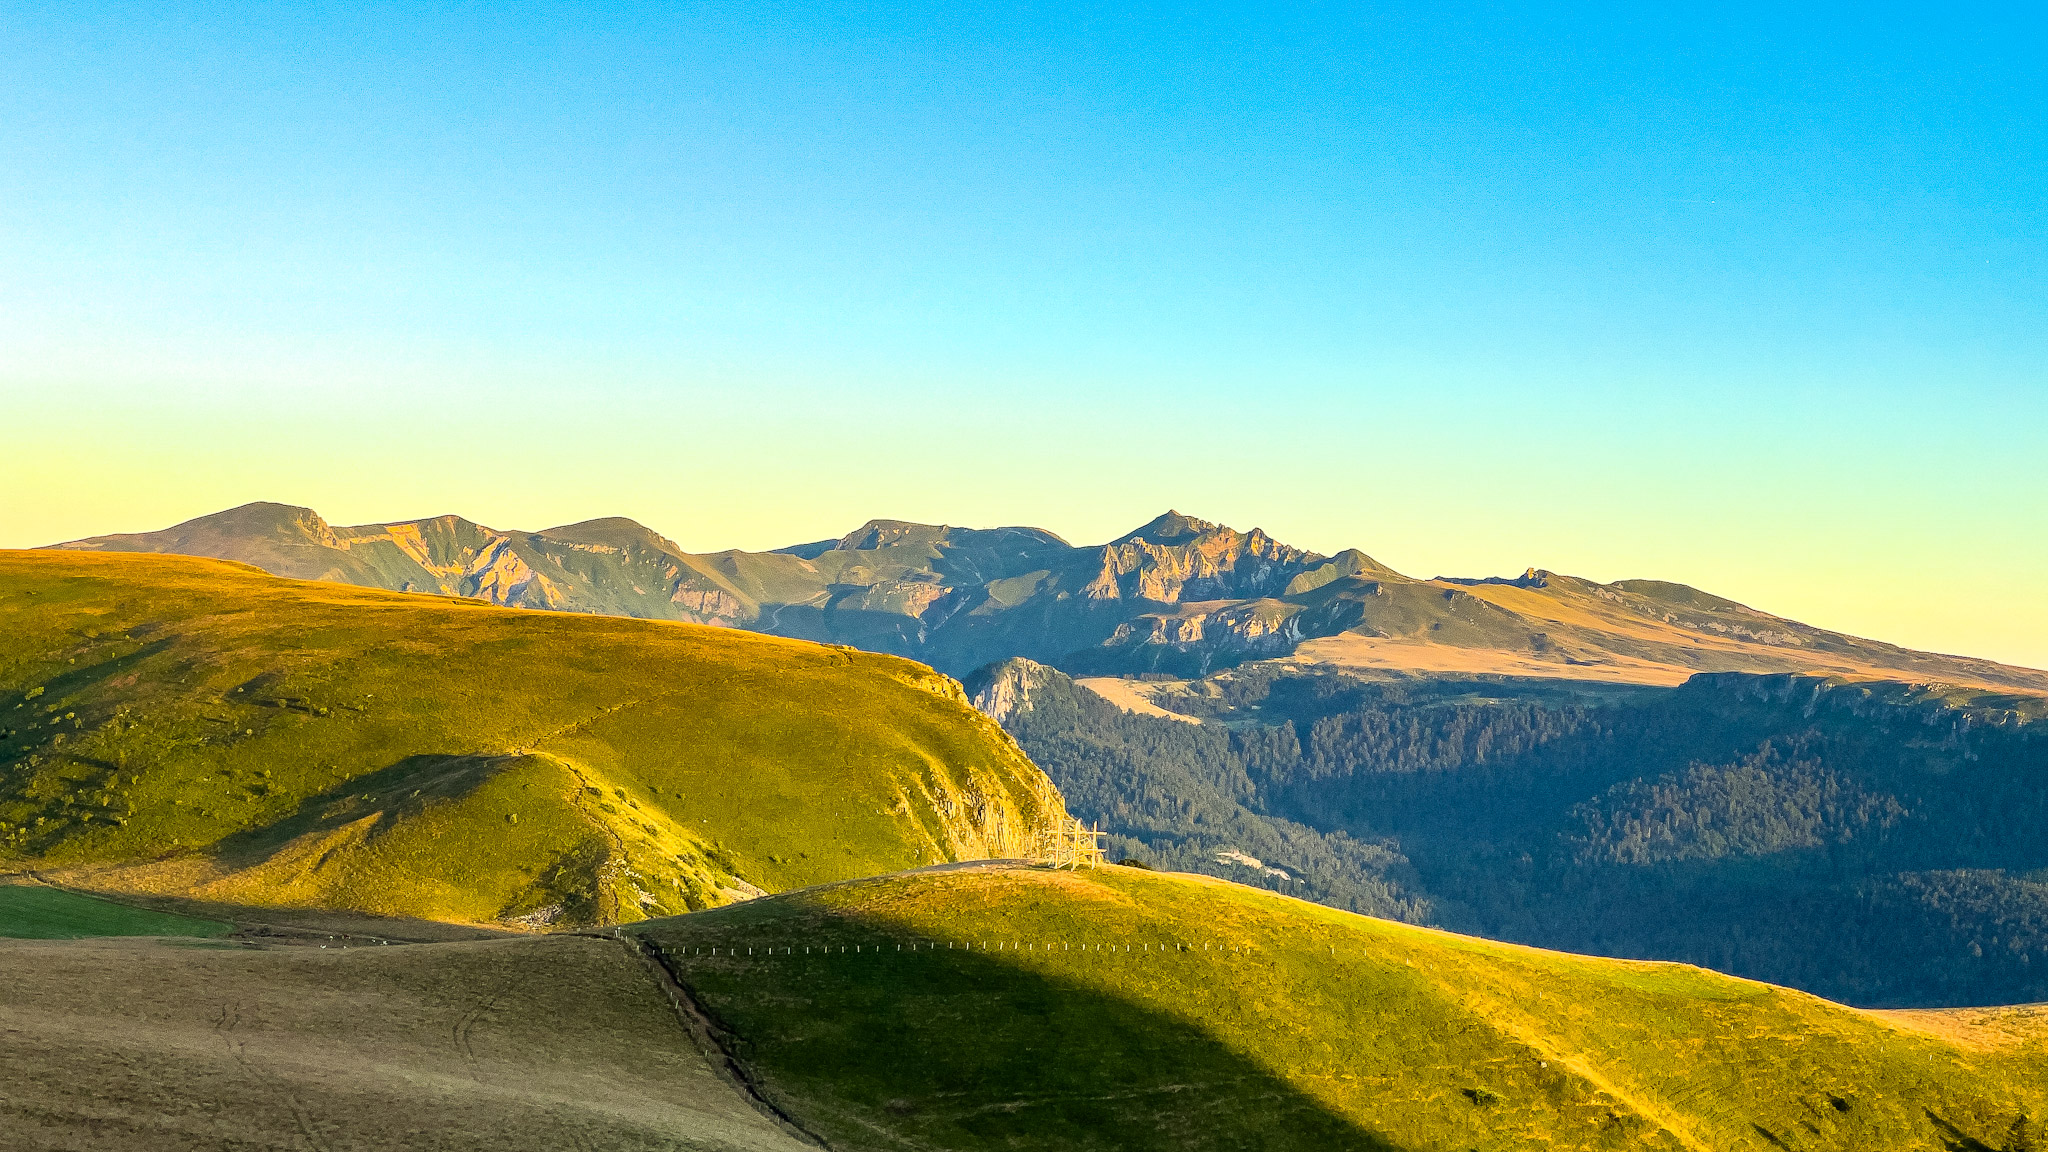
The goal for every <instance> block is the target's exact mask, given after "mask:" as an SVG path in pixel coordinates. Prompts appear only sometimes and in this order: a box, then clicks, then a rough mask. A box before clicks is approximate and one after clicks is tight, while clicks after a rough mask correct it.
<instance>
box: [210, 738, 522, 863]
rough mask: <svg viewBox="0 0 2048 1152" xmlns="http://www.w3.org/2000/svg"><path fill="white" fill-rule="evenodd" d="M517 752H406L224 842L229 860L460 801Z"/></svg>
mask: <svg viewBox="0 0 2048 1152" xmlns="http://www.w3.org/2000/svg"><path fill="white" fill-rule="evenodd" d="M519 760H520V757H518V756H431V755H428V756H407V757H406V758H405V759H403V760H400V761H398V762H397V763H395V764H391V765H389V766H387V767H383V768H379V769H377V770H376V771H374V772H365V773H363V774H362V775H360V776H354V777H350V778H349V779H347V780H344V781H342V782H341V783H339V784H336V785H335V786H333V787H332V788H329V789H327V790H326V791H325V792H321V793H318V794H317V795H313V796H309V797H307V798H306V799H305V800H304V801H302V802H301V803H300V804H299V806H298V807H297V808H296V809H294V810H293V812H292V814H291V815H289V816H286V817H284V818H283V819H280V820H276V821H273V822H272V823H269V824H265V825H262V826H260V827H255V828H249V829H246V830H244V831H241V832H237V833H235V834H234V835H231V836H229V837H227V838H226V839H224V840H222V841H221V842H220V845H219V848H218V851H219V853H220V856H221V859H222V861H223V862H224V863H227V864H229V865H231V866H234V867H247V866H249V865H252V864H255V863H256V862H258V861H260V860H263V859H265V858H267V857H269V856H270V855H271V854H272V853H274V852H276V851H277V850H278V849H279V848H282V847H283V846H284V845H285V844H287V843H289V842H290V841H292V840H294V839H296V838H298V837H300V836H303V835H305V834H306V833H308V832H327V831H332V830H334V829H337V828H340V827H341V826H342V825H344V824H351V823H354V822H355V821H358V820H361V819H363V818H364V817H366V816H376V817H378V821H377V825H376V828H375V829H373V830H372V833H371V834H372V835H375V833H376V831H378V830H382V829H383V828H386V827H389V826H391V825H392V824H395V823H397V822H398V821H400V820H403V819H405V818H406V817H408V816H413V815H417V814H418V813H420V812H422V811H424V810H425V809H426V808H427V806H428V805H430V804H433V803H435V802H437V801H443V800H460V799H462V798H463V797H465V796H468V795H469V794H470V793H472V792H475V791H476V790H477V789H478V788H481V787H482V786H483V785H484V783H485V782H486V781H488V780H489V779H490V778H491V777H492V776H494V775H496V774H497V773H499V772H502V771H504V770H505V769H507V768H509V767H511V766H512V765H513V764H516V763H517V762H518V761H519Z"/></svg>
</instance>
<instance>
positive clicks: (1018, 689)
mask: <svg viewBox="0 0 2048 1152" xmlns="http://www.w3.org/2000/svg"><path fill="white" fill-rule="evenodd" d="M1065 679H1066V676H1065V675H1064V674H1063V673H1061V672H1059V671H1057V670H1056V669H1052V668H1048V667H1046V666H1045V665H1043V664H1040V663H1038V662H1037V661H1036V660H1026V659H1024V658H1023V657H1021V656H1019V657H1016V658H1014V659H1010V660H1004V661H1001V662H999V663H995V664H991V665H989V666H988V667H986V668H983V669H981V670H980V671H978V672H976V673H974V674H973V675H971V676H969V677H968V678H967V680H966V682H965V684H964V687H965V689H966V692H967V702H968V703H970V704H972V705H974V707H975V710H976V711H978V712H980V713H981V714H982V715H984V716H986V717H988V718H989V719H991V720H994V721H995V722H996V723H998V724H1003V723H1006V722H1008V721H1009V719H1010V717H1011V716H1013V715H1015V714H1016V713H1019V712H1029V711H1030V710H1031V693H1032V692H1033V690H1035V689H1038V688H1041V687H1043V686H1045V685H1047V684H1050V683H1052V682H1054V681H1055V680H1065Z"/></svg>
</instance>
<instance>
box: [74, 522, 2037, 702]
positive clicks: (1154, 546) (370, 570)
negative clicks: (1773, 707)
mask: <svg viewBox="0 0 2048 1152" xmlns="http://www.w3.org/2000/svg"><path fill="white" fill-rule="evenodd" d="M55 547H59V548H68V549H82V550H92V551H126V552H173V553H183V554H187V555H199V556H211V557H217V558H221V559H228V560H240V561H243V562H246V563H249V564H253V565H256V566H257V567H260V568H263V569H265V570H266V571H269V572H272V573H275V574H278V575H282V576H292V577H298V578H301V579H310V580H333V581H339V582H342V583H348V584H360V585H366V586H369V587H376V588H386V589H392V590H398V591H413V592H429V593H434V594H437V595H444V596H467V597H475V598H479V599H483V600H488V601H490V602H491V603H494V604H500V605H507V606H512V607H521V608H543V609H553V610H559V611H571V612H596V613H603V614H608V615H619V616H635V617H645V618H653V619H666V620H688V621H694V622H697V623H703V624H715V625H722V626H727V627H737V628H746V629H751V630H754V631H760V632H768V633H773V634H775V635H781V636H790V637H795V638H800V639H808V640H818V641H826V642H831V643H841V644H849V645H853V646H855V647H859V648H866V649H870V650H874V651H880V652H889V653H893V654H896V655H902V656H910V657H913V658H915V659H919V660H923V661H925V662H926V663H929V664H931V665H933V666H934V667H937V668H939V669H941V670H944V671H947V672H950V673H952V674H954V675H956V676H958V675H964V674H966V673H967V672H969V671H971V670H973V669H975V668H978V667H980V666H982V665H984V664H987V663H990V662H991V661H995V660H1001V659H1007V658H1009V657H1014V656H1022V657H1027V658H1030V659H1033V660H1037V661H1039V662H1041V663H1045V664H1048V665H1052V666H1054V667H1057V668H1060V669H1062V670H1065V671H1067V672H1070V673H1074V674H1077V675H1123V676H1129V675H1136V674H1144V673H1161V674H1168V675H1173V676H1201V675H1206V674H1208V673H1211V672H1214V671H1217V670H1219V669H1223V668H1229V667H1232V666H1235V665H1238V664H1241V663H1243V662H1245V661H1247V660H1260V659H1285V660H1288V661H1293V662H1298V663H1302V664H1309V665H1317V666H1323V667H1327V668H1332V669H1343V670H1346V671H1349V672H1352V673H1354V674H1358V675H1365V676H1382V677H1383V676H1416V675H1421V676H1471V675H1487V676H1506V677H1518V678H1519V677H1538V678H1552V679H1570V680H1591V681H1602V682H1608V683H1635V684H1676V683H1679V682H1681V681H1683V680H1685V679H1686V678H1687V677H1689V676H1691V675H1693V674H1694V673H1697V672H1723V671H1739V672H1816V673H1823V674H1829V675H1843V676H1852V677H1874V678H1888V679H1907V680H1915V681H1940V682H1947V683H1959V684H1970V685H1980V686H1989V687H1997V688H2008V689H2020V690H2024V691H2043V690H2048V673H2042V672H2036V671H2032V670H2029V669H2022V668H2012V667H2008V666H2005V665H2000V664H1995V663H1992V662H1990V661H1986V660H1973V659H1966V658H1962V657H1953V656H1941V655H1934V654H1930V653H1924V652H1915V651H1911V650H1909V649H1904V648H1899V647H1896V646H1893V645H1889V644H1883V643H1879V642H1876V641H1871V640H1863V639H1859V638H1856V637H1852V636H1845V635H1842V634H1840V633H1835V632H1828V631H1825V630H1823V629H1819V628H1813V627H1809V626H1807V625H1804V624H1800V623H1798V622H1797V621H1792V620H1785V619H1782V618H1780V617H1777V616H1772V615H1770V614H1768V613H1764V612H1759V611H1756V610H1754V609H1751V608H1748V607H1746V606H1744V605H1741V604H1738V603H1735V602H1734V601H1731V600H1726V599H1722V598H1721V597H1717V596H1713V595H1710V594H1708V593H1705V592H1701V591H1699V590H1697V589H1694V588H1689V587H1687V586H1685V585H1682V584H1672V583H1666V582H1663V581H1657V580H1622V581H1617V582H1615V583H1612V584H1601V583H1596V582H1594V581H1591V580H1583V579H1579V578H1577V577H1572V576H1565V575H1560V574H1557V573H1552V572H1547V571H1542V570H1539V569H1534V568H1532V569H1530V570H1528V571H1527V572H1525V573H1523V574H1522V575H1521V576H1518V577H1513V578H1499V577H1489V578H1483V579H1467V578H1453V577H1438V578H1435V579H1418V578H1414V577H1409V576H1404V575H1402V574H1401V573H1399V572H1396V571H1394V570H1393V569H1391V568H1389V567H1387V566H1386V565H1384V564H1381V563H1379V562H1378V561H1376V560H1374V559H1373V558H1372V557H1370V556H1368V555H1366V554H1365V553H1363V552H1360V551H1358V550H1356V549H1349V550H1346V551H1343V552H1340V553H1338V554H1337V555H1335V556H1323V555H1320V554H1318V553H1315V552H1310V551H1307V550H1305V549H1301V548H1296V547H1292V546H1290V545H1287V544H1284V543H1281V542H1280V541H1277V540H1274V539H1273V538H1272V537H1270V536H1268V535H1266V534H1265V533H1264V532H1263V531H1260V530H1259V529H1257V528H1254V529H1252V530H1251V531H1249V532H1240V531H1238V530H1237V529H1234V528H1231V527H1228V526H1226V525H1222V524H1215V523H1211V522H1209V521H1206V520H1199V519H1196V518H1194V517H1191V516H1187V515H1184V514H1182V513H1180V512H1177V511H1168V512H1167V513H1165V514H1164V515H1161V516H1159V517H1157V518H1155V519H1153V520H1152V521H1150V522H1149V523H1147V524H1145V525H1143V526H1141V527H1139V528H1137V529H1135V530H1133V531H1131V532H1129V533H1127V534H1125V535H1123V536H1121V537H1118V538H1117V539H1115V540H1112V541H1110V542H1108V543H1106V544H1100V545H1083V546H1077V545H1073V544H1069V543H1068V542H1067V541H1065V540H1063V539H1061V538H1060V537H1059V536H1057V535H1055V534H1054V533H1052V532H1048V531H1045V530H1043V529H1039V528H1026V527H1008V528H986V529H982V528H959V527H953V526H949V525H937V524H917V523H911V522H907V521H901V520H871V521H869V522H868V523H866V524H864V525H862V526H861V527H859V528H857V529H855V530H854V531H852V532H850V533H848V534H847V535H845V536H843V537H841V538H839V539H837V540H821V541H816V542H813V543H809V544H801V545H795V546H792V547H788V548H782V549H777V550H774V551H770V552H743V551H737V550H734V551H725V552H711V553H691V552H686V551H684V550H683V549H682V548H681V547H679V546H678V545H677V544H676V543H675V542H674V541H671V540H669V539H667V538H666V537H663V536H661V535H659V534H657V533H655V532H653V531H652V530H650V529H648V528H646V527H645V526H643V525H641V524H638V523H636V522H634V521H632V520H628V519H624V518H621V517H612V518H607V519H600V520H588V521H584V522H582V523H578V524H567V525H562V526H560V527H555V528H548V529H544V530H541V531H537V532H529V531H511V530H501V529H496V528H489V527H486V526H484V525H481V524H477V523H474V522H473V521H469V520H465V519H463V518H461V517H459V516H438V517H434V518H431V519H426V520H408V521H396V522H392V523H385V524H365V525H356V526H352V527H337V526H333V525H330V524H328V523H327V522H326V521H325V520H323V519H322V518H321V517H320V516H319V515H318V514H317V513H315V512H314V511H313V510H312V509H309V508H298V507H292V506H289V505H283V504H249V505H245V506H243V507H240V508H235V509H230V510H228V511H226V512H220V513H216V514H214V515H212V516H203V517H200V518H199V519H196V520H192V521H188V522H186V523H184V524H179V525H177V526H175V527H172V528H168V529H165V530H163V531H160V532H147V533H138V534H133V535H122V536H100V537H94V538H92V539H87V540H75V541H71V542H69V543H66V544H60V545H56V546H55Z"/></svg>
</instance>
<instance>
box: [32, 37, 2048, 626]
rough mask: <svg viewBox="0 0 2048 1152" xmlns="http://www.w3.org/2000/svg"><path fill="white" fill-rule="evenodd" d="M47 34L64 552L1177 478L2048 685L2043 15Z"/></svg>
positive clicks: (1039, 511) (1266, 518)
mask: <svg viewBox="0 0 2048 1152" xmlns="http://www.w3.org/2000/svg"><path fill="white" fill-rule="evenodd" d="M1646 7H1649V6H1640V5H1627V6H1612V7H1604V6H1599V5H1570V6H1566V5H1557V6H1554V7H1550V8H1542V7H1538V6H1522V5H1516V6H1505V5H1503V6H1487V5H1332V4H1305V5H1275V4H1259V5H1245V6H1237V7H1223V6H1215V7H1209V6H1178V7H1170V8H1169V7H1162V8H1146V7H1141V6H1134V5H1130V4H1123V5H1116V6H1101V7H1093V6H1081V5H1062V6H1029V7H1027V6H1011V7H1001V8H996V7H988V8H978V7H975V6H972V5H968V4H957V3H956V4H946V5H931V6H918V5H911V4H895V5H871V6H869V5H859V4H837V5H816V6H808V9H809V10H807V9H806V8H801V7H798V6H748V5H720V6H716V7H712V6H694V5H684V4H663V5H635V4H607V5H591V6H588V7H573V6H558V5H529V4H490V5H485V4H469V5H439V6H437V5H430V4H406V5H392V6H382V7H380V6H377V5H374V4H349V5H319V4H304V5H289V6H288V5H261V6H247V7H244V6H237V5H234V4H228V3H209V4H206V5H203V6H201V5H193V6H181V5H176V4H152V5H133V6H123V5H102V4H64V5H51V4H20V3H10V2H7V0H0V430H4V434H5V439H4V442H0V443H4V450H0V547H28V546H34V545H40V544H45V543H50V542H53V541H57V540H63V539H69V538H74V537H79V536H85V535H91V534H98V533H106V532H117V531H138V530H148V529H154V528H160V527H164V526H166V525H169V524H171V523H174V522H177V521H180V520H184V519H188V518H190V517H193V516H197V515H201V514H204V513H207V512H211V511H216V510H218V509H221V508H225V507H229V506H233V505H236V504H241V503H244V502H247V501H251V500H276V501H283V502H287V503H293V504H303V505H308V506H311V507H313V508H316V509H317V510H319V511H320V512H321V513H322V514H323V515H325V516H326V517H327V518H328V519H329V520H331V521H333V522H336V523H361V522H368V521H376V520H394V519H407V518H416V517H423V516H430V515H436V514H440V513H444V512H455V513H460V514H462V515H464V516H467V517H469V518H471V519H474V520H478V521H481V522H483V523H486V524H490V525H493V526H497V527H501V528H543V527H547V526H550V525H554V524H560V523H567V522H573V521H576V520H581V519H588V518H591V517H596V516H606V515H625V516H631V517H633V518H635V519H638V520H640V521H642V522H643V523H646V524H648V525H649V526H650V527H653V528H655V529H656V530H657V531H660V532H662V533H663V534H665V535H667V536H669V537H671V538H673V539H675V540H677V541H678V542H680V543H682V544H683V545H684V546H685V547H689V548H693V549H699V550H712V549H720V548H727V547H745V548H766V547H776V546H781V545H785V544H789V543H794V542H798V541H806V540H814V539H820V538H824V537H828V536H836V535H839V534H842V533H844V532H846V531H849V530H851V529H852V528H853V527H855V526H857V525H858V524H860V523H861V522H863V521H865V520H867V519H870V518H873V517H891V518H898V519H910V520H922V521H935V522H946V523H954V524H964V525H972V526H992V525H997V524H1031V525H1037V526H1041V527H1045V528H1050V529H1052V530H1054V531H1056V532H1059V533H1060V534H1062V535H1063V536H1065V537H1067V538H1068V539H1069V540H1072V541H1075V542H1077V543H1087V542H1098V541H1102V540H1106V539H1109V538H1112V537H1114V536H1117V535H1120V534H1121V533H1123V532H1125V531H1127V530H1129V529H1130V528H1132V527H1135V526H1136V525H1138V524H1140V523H1142V522H1144V521H1146V520H1148V519H1150V518H1151V517H1152V516H1154V515H1156V514H1157V513H1159V512H1161V511H1163V510H1165V509H1166V508H1168V507H1172V508H1177V509H1179V510H1181V511H1183V512H1187V513H1190V514H1194V515H1198V516H1202V517H1205V518H1208V519H1213V520H1220V521H1223V522H1226V523H1230V524H1233V525H1236V526H1238V527H1241V528H1249V527H1252V526H1258V527H1263V528H1265V529H1266V530H1267V531H1268V532H1269V533H1272V534H1273V535H1275V536H1277V537H1278V538H1280V539H1282V540H1285V541H1288V542H1289V543H1293V544H1297V545H1300V546H1303V547H1308V548H1313V549H1316V550H1319V551H1323V552H1335V551H1337V550H1340V549H1342V548H1346V547H1359V548H1363V549H1364V550H1365V551H1367V552H1369V553H1371V554H1373V555H1374V556H1376V557H1378V558H1379V559H1381V560H1383V561H1385V562H1387V563H1389V564H1391V565H1393V566H1394V567H1396V568H1397V569H1400V570H1402V571H1405V572H1408V573H1411V574H1414V575H1422V576H1428V575H1438V574H1455V575H1475V576H1476V575H1494V574H1506V573H1513V572H1519V571H1521V570H1522V569H1524V568H1526V567H1531V566H1534V567H1541V568H1548V569H1551V570H1554V571H1562V572H1570V573H1574V574H1578V575H1583V576H1589V577H1593V578H1596V579H1602V580H1610V579H1620V578H1624V577H1655V578H1661V579H1668V580H1677V581H1682V582H1685V583H1690V584H1694V585H1697V586H1700V587H1704V588H1707V589H1710V590H1712V591H1714V592H1716V593H1718V594H1721V595H1725V596H1729V597H1732V598H1735V599H1738V600H1742V601H1744V602H1745V603H1749V604H1751V605H1753V606H1756V607H1759V608H1762V609H1764V610H1766V611H1771V612H1777V613H1780V614H1782V615H1787V616H1791V617H1794V618H1797V619H1801V620H1805V621H1807V622H1809V623H1813V624H1817V625H1820V626H1823V627H1829V628H1837V629H1842V630H1846V631H1850V632H1855V633H1858V634H1862V635H1869V636H1876V637H1879V638H1882V639H1886V640H1891V641H1894V642H1897V643H1901V644H1907V645H1911V646H1914V647H1922V648H1931V649H1935V650H1939V651H1947V652H1960V653H1967V654H1972V655H1981V656H1988V657H1992V658H1995V659H2001V660H2006V661H2011V662H2016V663H2022V664H2029V665H2032V666H2037V667H2041V666H2048V65H2044V61H2048V24H2044V18H2043V17H2042V16H2040V15H2039V14H2038V12H2036V11H2029V10H2028V9H2026V8H2024V7H2022V6H2020V5H2012V6H2010V7H1999V6H1981V7H1978V8H1977V10H1975V11H1974V12H1961V11H1958V10H1957V7H1956V6H1939V7H1937V6H1933V5H1928V6H1923V7H1898V8H1887V7H1884V6H1861V7H1855V8H1851V7H1849V6H1831V7H1828V8H1801V7H1797V6H1787V5H1782V4H1779V5H1770V6H1758V7H1743V6H1730V5H1714V6H1706V5H1697V6H1680V5H1673V6H1660V7H1662V8H1663V10H1662V11H1656V12H1651V11H1646V10H1644V9H1645V8H1646Z"/></svg>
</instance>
